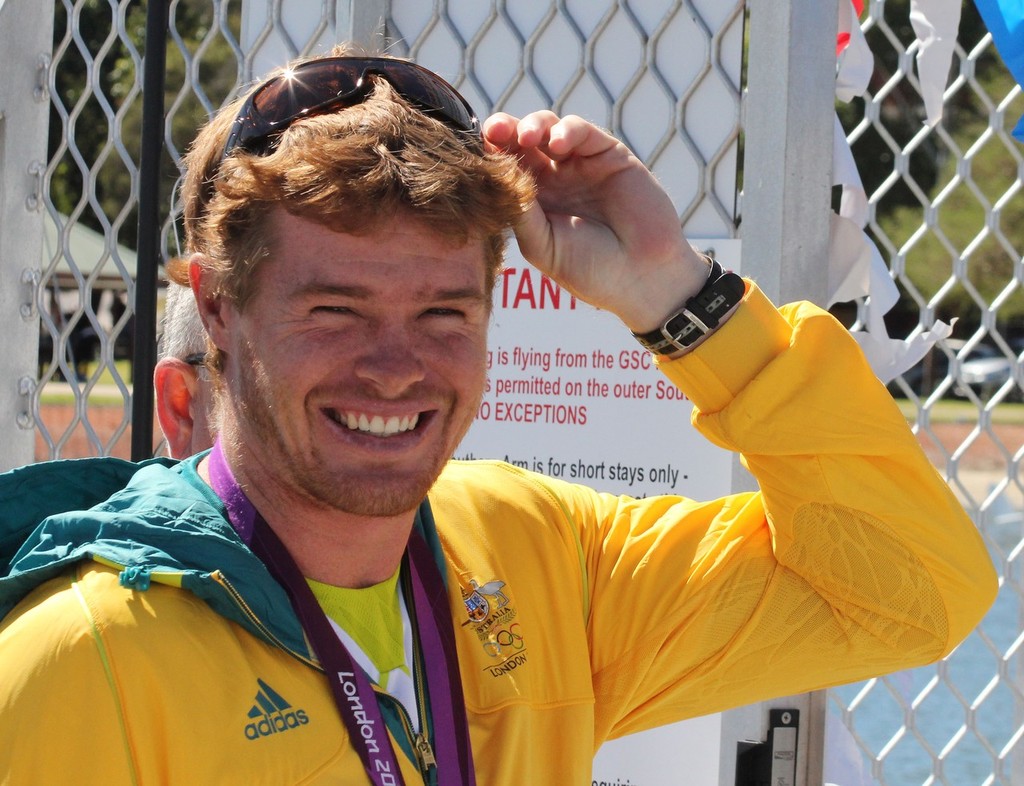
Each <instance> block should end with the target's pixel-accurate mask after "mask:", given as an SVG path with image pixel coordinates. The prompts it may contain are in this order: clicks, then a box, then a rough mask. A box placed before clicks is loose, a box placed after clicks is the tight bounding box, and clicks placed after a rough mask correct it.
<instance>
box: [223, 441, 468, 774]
mask: <svg viewBox="0 0 1024 786" xmlns="http://www.w3.org/2000/svg"><path fill="white" fill-rule="evenodd" d="M209 459H210V460H209V469H210V483H211V485H212V486H213V490H214V491H215V492H216V493H217V495H218V496H219V497H220V498H221V500H222V501H223V502H224V505H225V507H226V508H227V511H228V517H229V519H230V521H231V524H232V526H233V527H234V528H235V530H236V531H237V532H238V534H239V536H240V537H241V538H242V540H243V541H245V542H246V544H248V545H249V546H250V548H251V549H252V551H253V553H254V554H255V555H256V556H257V557H259V558H260V560H262V561H263V563H264V565H266V566H267V569H268V570H269V571H270V573H271V575H272V576H273V577H274V578H275V579H276V580H277V581H278V583H279V584H281V586H282V587H283V588H284V589H285V591H286V592H287V593H288V596H289V598H290V599H291V602H292V607H293V608H294V610H295V613H296V616H298V618H299V622H300V623H301V624H302V628H303V630H304V631H305V632H306V635H307V636H308V637H309V640H310V642H311V643H312V645H313V649H314V650H315V652H316V655H317V657H318V658H319V660H320V664H321V666H322V667H323V669H324V673H325V675H326V676H327V680H328V683H329V684H330V686H331V693H332V695H333V697H334V701H335V704H336V705H337V707H338V712H339V713H340V714H341V717H342V720H343V721H344V723H345V727H346V729H347V730H348V733H349V737H350V738H351V740H352V745H353V747H355V749H356V751H357V752H358V753H359V757H360V759H361V760H362V762H363V767H364V768H365V769H366V773H367V775H368V776H369V778H370V781H371V782H372V783H373V784H375V786H402V785H403V784H404V780H403V778H402V774H401V770H400V769H399V766H398V761H397V759H396V758H395V752H394V748H393V746H392V745H391V739H390V737H389V736H388V732H387V725H386V724H385V721H384V718H383V716H382V714H381V711H380V707H379V705H378V704H377V695H376V692H375V691H374V689H373V686H372V684H371V682H370V679H369V677H367V676H366V674H365V672H363V670H362V668H361V667H360V666H359V665H358V664H357V663H356V662H355V661H354V660H353V658H352V656H351V654H350V653H349V652H348V649H347V648H346V647H345V645H344V644H343V643H342V642H341V640H340V639H338V636H337V635H336V634H335V632H334V629H333V628H332V627H331V624H330V622H329V621H328V620H327V617H326V615H325V614H324V612H323V610H322V609H321V608H320V604H319V603H318V602H317V600H316V597H315V596H314V595H313V591H312V590H311V589H310V588H309V585H308V584H307V583H306V579H305V577H304V576H303V575H302V573H301V571H300V570H299V568H298V566H297V565H296V564H295V560H293V559H292V557H291V555H290V554H289V553H288V550H287V549H286V548H285V546H284V544H283V543H281V541H280V539H279V538H278V537H277V534H276V533H275V532H274V531H273V529H272V528H271V527H270V526H269V525H268V524H267V523H266V521H265V520H264V519H263V516H262V515H260V513H259V511H257V510H256V508H255V506H254V505H253V504H252V502H250V501H249V498H248V497H247V496H246V494H245V492H244V491H243V490H242V488H241V486H239V485H238V482H237V481H236V480H235V478H234V475H233V474H232V472H231V469H230V467H228V465H227V461H226V460H225V458H224V453H223V450H222V449H221V445H220V440H219V439H218V440H217V441H216V442H215V443H214V446H213V450H212V451H211V452H210V457H209ZM406 555H407V557H408V560H407V563H408V566H409V579H410V584H411V589H412V606H413V608H412V609H411V610H410V611H411V614H410V617H411V619H412V623H413V624H414V625H416V629H417V631H418V632H419V636H420V652H419V653H414V657H417V656H419V657H422V659H423V666H424V669H423V671H424V673H425V675H426V680H427V695H428V696H429V698H430V715H431V719H432V721H433V730H434V735H433V736H434V738H433V740H432V744H433V749H434V757H435V760H436V762H437V777H438V784H439V785H440V786H475V784H476V776H475V774H474V769H473V757H472V751H471V749H470V742H469V723H468V721H467V719H466V710H465V701H464V697H463V693H462V679H461V677H460V675H459V663H458V655H457V652H456V649H455V634H454V631H453V629H452V620H451V612H450V611H449V608H448V596H447V592H446V590H445V586H444V580H443V578H442V577H441V573H440V570H439V569H438V567H437V563H436V562H435V560H434V558H433V555H432V554H431V552H430V549H429V548H428V547H427V544H426V543H425V542H424V540H423V537H422V536H421V535H420V533H419V532H417V531H413V532H412V534H411V536H410V538H409V544H408V546H407V548H406ZM428 612H429V613H428ZM421 733H423V734H426V733H427V729H421Z"/></svg>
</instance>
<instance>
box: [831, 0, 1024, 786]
mask: <svg viewBox="0 0 1024 786" xmlns="http://www.w3.org/2000/svg"><path fill="white" fill-rule="evenodd" d="M862 28H863V29H864V31H865V33H866V36H867V38H868V41H869V43H870V45H871V50H872V52H873V54H874V55H875V72H874V75H873V77H872V81H871V85H870V87H869V89H868V92H867V93H866V94H865V96H864V98H863V100H858V101H855V102H853V104H852V105H851V106H849V107H844V108H842V110H841V113H842V118H843V121H844V127H845V129H846V131H847V136H848V140H849V142H850V144H851V148H852V151H853V154H854V157H855V159H856V160H857V162H858V167H859V169H860V170H861V174H862V176H863V178H864V180H865V187H866V188H867V192H868V195H869V198H870V210H871V214H870V221H869V232H870V234H871V235H872V236H873V238H874V239H875V241H876V243H877V245H878V246H879V248H880V250H881V251H882V254H883V256H884V257H885V258H886V259H887V260H888V262H889V265H890V268H891V271H892V275H893V277H894V279H895V280H896V282H897V284H898V285H899V287H900V289H901V293H902V295H903V297H902V299H901V303H900V305H899V306H898V307H897V308H896V309H894V310H893V312H892V313H890V314H889V315H888V317H889V321H890V333H891V334H892V335H895V336H901V337H902V336H907V335H913V334H916V333H919V332H921V331H923V330H927V329H928V328H929V327H931V326H932V324H933V323H934V322H935V320H936V319H942V320H944V321H947V322H949V321H952V320H956V324H955V325H954V330H953V336H952V337H951V338H950V339H947V340H946V341H945V342H942V343H941V344H940V345H939V346H938V347H936V348H935V349H934V350H933V351H932V353H931V354H930V355H929V356H928V357H927V358H925V360H924V361H923V362H922V363H921V364H919V365H918V366H916V367H914V368H912V369H911V370H910V371H908V372H907V373H905V374H904V375H902V376H901V377H899V378H897V379H896V380H895V381H894V383H893V384H892V386H891V389H892V390H893V392H894V394H895V395H897V396H899V397H905V398H906V401H907V412H908V416H909V417H911V418H912V419H914V422H915V429H916V430H917V432H918V435H919V437H920V440H921V442H922V444H923V445H924V446H925V448H926V450H927V451H928V453H929V454H930V456H931V458H932V460H933V462H934V463H935V464H936V465H937V466H938V467H939V469H940V470H941V471H942V472H944V473H945V475H946V477H947V478H948V479H949V482H950V484H951V485H952V487H953V488H954V490H955V491H956V492H957V494H958V495H959V497H960V498H961V500H962V501H963V503H964V505H965V507H966V508H967V510H968V511H969V512H970V513H971V515H972V517H973V518H974V520H975V522H976V523H977V524H978V526H979V528H980V529H981V531H982V533H983V534H984V537H985V539H986V541H987V543H988V544H989V548H990V550H991V554H992V557H993V560H994V561H995V563H996V565H997V566H998V568H999V572H1000V574H1001V577H1002V581H1001V589H1000V593H999V597H998V600H997V602H996V605H995V607H994V609H993V610H992V612H991V613H990V614H989V615H988V616H987V618H986V619H985V620H984V622H983V623H982V624H981V625H980V626H979V628H978V629H977V631H976V632H975V633H974V634H973V635H972V636H971V637H970V638H969V639H968V640H967V641H966V642H964V643H963V644H962V645H961V646H960V647H959V648H958V649H957V650H956V651H955V652H954V653H953V654H952V655H951V656H950V657H949V658H947V659H946V660H945V661H944V662H942V663H939V664H937V665H936V666H934V667H931V668H923V669H918V670H915V671H913V672H909V673H900V674H895V675H891V676H888V677H884V678H880V679H876V680H871V681H869V682H866V683H863V684H860V685H854V686H847V687H844V688H841V689H838V690H834V691H831V692H830V699H831V704H832V709H833V710H834V711H835V713H836V714H837V716H838V717H840V718H841V720H842V723H843V725H844V727H845V728H847V729H848V730H849V731H850V733H851V735H852V740H853V741H854V742H855V746H856V748H857V750H858V751H859V754H860V756H862V757H863V761H862V762H859V764H861V765H862V766H863V767H864V769H865V771H866V773H867V775H866V777H865V782H867V783H880V784H886V785H887V786H903V785H904V784H925V783H927V784H948V786H961V785H962V784H1005V786H1010V784H1016V783H1021V782H1024V781H1022V779H1024V767H1022V760H1021V746H1020V745H1019V739H1020V736H1021V734H1022V733H1024V725H1022V720H1024V718H1022V710H1024V693H1022V687H1024V683H1022V680H1021V673H1020V665H1021V664H1020V659H1019V656H1018V649H1019V647H1020V643H1021V640H1022V639H1021V620H1022V606H1021V601H1022V590H1024V585H1022V583H1021V559H1020V554H1021V548H1022V545H1024V541H1022V526H1021V525H1022V510H1024V498H1022V485H1021V473H1020V460H1021V456H1022V454H1024V427H1022V418H1021V405H1020V404H1019V403H1017V402H1020V400H1021V392H1022V388H1021V385H1022V381H1024V380H1022V376H1021V362H1020V359H1021V351H1022V350H1024V322H1022V319H1021V316H1022V311H1021V284H1022V283H1024V279H1022V273H1024V269H1022V265H1021V254H1022V251H1024V222H1022V219H1024V204H1022V203H1021V199H1020V190H1021V179H1022V175H1024V167H1022V160H1024V159H1022V155H1021V154H1022V148H1021V146H1020V144H1019V143H1017V142H1016V141H1014V140H1013V139H1012V138H1011V137H1010V134H1009V132H1010V130H1011V129H1012V127H1013V125H1014V124H1015V123H1016V122H1017V119H1018V118H1019V117H1020V116H1021V115H1022V114H1024V97H1022V95H1021V89H1020V87H1018V86H1017V85H1015V84H1014V83H1013V80H1012V78H1011V77H1009V75H1008V74H1007V72H1006V70H1005V68H1004V67H1003V65H1002V63H1001V61H1000V60H999V59H998V55H997V53H996V52H995V49H994V48H993V46H992V42H991V37H990V36H989V35H988V33H987V32H986V31H985V29H984V26H983V25H982V23H981V21H980V19H979V18H978V16H977V13H976V11H975V9H974V7H973V5H972V4H971V3H965V4H964V6H963V17H962V21H961V28H960V35H959V39H958V43H957V47H956V54H955V57H954V64H953V73H952V74H951V78H950V82H949V86H948V88H947V89H946V91H945V94H944V99H943V104H944V114H943V120H942V122H941V123H939V124H938V125H937V126H935V127H933V128H929V127H928V126H926V125H925V124H924V110H923V104H922V99H921V95H920V86H919V84H918V82H917V78H916V75H915V71H914V65H913V58H914V56H915V54H916V53H917V50H918V44H917V43H916V42H915V40H914V35H913V31H912V30H911V28H910V20H909V13H908V8H907V3H900V2H893V1H892V0H890V1H889V2H872V3H871V4H870V7H869V9H868V14H867V16H866V18H865V20H864V22H863V25H862ZM857 758H859V757H857Z"/></svg>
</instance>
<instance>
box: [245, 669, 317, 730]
mask: <svg viewBox="0 0 1024 786" xmlns="http://www.w3.org/2000/svg"><path fill="white" fill-rule="evenodd" d="M256 684H257V685H259V686H260V689H259V690H258V691H257V692H256V703H255V704H253V705H252V709H251V710H249V717H250V718H252V719H253V721H252V722H251V723H247V724H246V725H245V736H246V739H250V740H258V739H260V737H269V736H270V735H271V734H277V733H278V732H281V731H289V730H291V729H296V728H298V727H299V726H305V725H306V724H307V723H309V716H308V715H306V711H305V710H293V709H292V705H291V704H289V703H288V702H287V701H285V700H284V698H283V697H282V696H281V694H280V693H278V692H277V691H275V690H274V689H273V688H271V687H270V686H269V685H267V683H265V682H264V681H263V680H261V679H258V678H257V680H256ZM257 719H258V720H257Z"/></svg>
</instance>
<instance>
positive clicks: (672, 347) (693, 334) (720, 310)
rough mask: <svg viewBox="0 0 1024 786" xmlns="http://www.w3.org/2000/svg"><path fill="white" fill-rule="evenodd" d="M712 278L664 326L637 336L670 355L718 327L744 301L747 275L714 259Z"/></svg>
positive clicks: (637, 338) (649, 347)
mask: <svg viewBox="0 0 1024 786" xmlns="http://www.w3.org/2000/svg"><path fill="white" fill-rule="evenodd" d="M710 261H711V270H710V272H709V274H708V280H707V282H706V283H705V284H704V286H703V287H702V288H701V290H700V292H698V293H697V294H696V295H694V296H693V297H691V298H690V299H689V300H687V301H686V303H684V304H683V305H682V306H681V307H680V308H679V309H677V310H676V311H675V312H673V313H672V314H670V315H669V316H668V318H667V319H666V320H665V321H664V322H662V324H661V326H660V327H658V328H656V329H654V330H652V331H650V332H648V333H634V334H633V337H634V338H635V339H636V340H637V341H639V342H640V343H641V344H643V346H644V347H646V348H647V349H648V350H650V351H651V352H653V353H654V354H656V355H670V354H672V353H674V352H678V351H680V350H683V349H687V348H688V347H689V346H691V345H692V344H693V343H695V342H696V341H697V339H699V338H700V337H701V336H704V335H706V334H708V333H710V332H711V331H712V330H714V329H715V328H716V327H718V325H719V323H720V322H721V320H722V317H723V316H725V314H727V313H728V312H729V310H730V309H731V308H733V306H735V305H736V304H737V303H739V302H740V300H741V299H742V298H743V293H744V292H745V291H746V286H745V285H744V283H743V279H742V278H740V277H739V276H738V275H736V274H735V273H733V272H732V271H728V270H725V269H724V268H723V267H722V265H721V263H720V262H719V261H718V260H717V259H711V260H710Z"/></svg>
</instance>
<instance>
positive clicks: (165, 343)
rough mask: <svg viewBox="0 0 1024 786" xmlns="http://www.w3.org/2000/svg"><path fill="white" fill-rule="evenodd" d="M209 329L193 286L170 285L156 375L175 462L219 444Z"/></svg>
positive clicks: (159, 409)
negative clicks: (208, 349)
mask: <svg viewBox="0 0 1024 786" xmlns="http://www.w3.org/2000/svg"><path fill="white" fill-rule="evenodd" d="M205 358H206V329H205V328H204V327H203V321H202V319H200V318H199V310H198V309H197V308H196V299H195V297H194V296H193V294H192V290H191V289H189V288H188V287H184V286H181V285H180V284H175V283H173V282H171V283H169V284H168V285H167V291H166V295H165V299H164V318H163V331H162V333H161V334H160V359H159V360H158V361H157V364H156V368H155V369H154V372H153V386H154V390H155V394H156V402H157V406H156V413H157V419H158V420H159V422H160V429H161V431H163V433H164V438H165V439H166V440H167V450H168V452H169V453H170V454H171V456H172V457H174V458H178V459H180V458H185V457H187V456H191V455H192V454H194V453H198V452H199V451H200V450H206V449H207V448H209V447H210V446H211V445H212V444H213V437H212V436H211V431H210V425H211V418H212V416H213V391H212V390H211V387H210V384H209V380H208V379H207V380H204V379H203V377H204V376H205V373H206V372H205V370H204V367H203V366H204V363H205V362H206V361H205Z"/></svg>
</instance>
